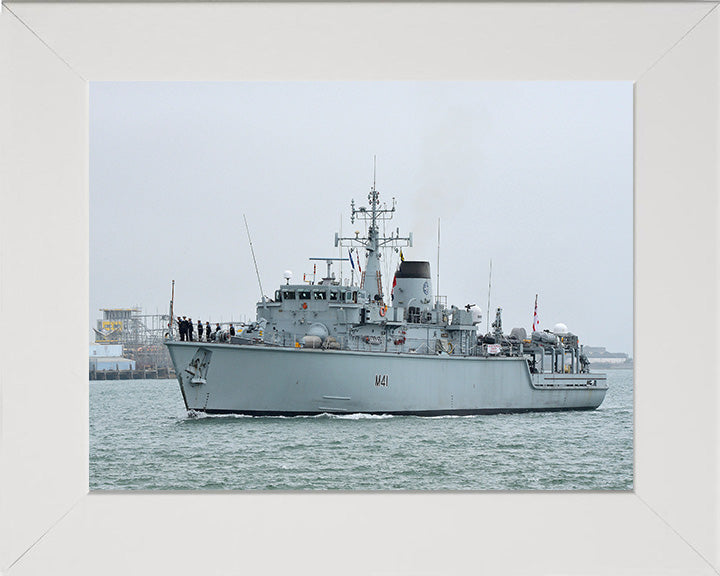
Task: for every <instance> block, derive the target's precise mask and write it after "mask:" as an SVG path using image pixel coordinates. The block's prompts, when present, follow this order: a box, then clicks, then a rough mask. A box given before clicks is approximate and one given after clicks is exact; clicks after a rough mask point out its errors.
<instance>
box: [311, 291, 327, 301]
mask: <svg viewBox="0 0 720 576" xmlns="http://www.w3.org/2000/svg"><path fill="white" fill-rule="evenodd" d="M313 298H314V299H315V300H325V299H327V294H326V293H325V290H313Z"/></svg>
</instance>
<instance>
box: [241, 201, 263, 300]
mask: <svg viewBox="0 0 720 576" xmlns="http://www.w3.org/2000/svg"><path fill="white" fill-rule="evenodd" d="M243 220H244V221H245V231H246V232H247V237H248V242H249V243H250V253H251V254H252V257H253V264H255V275H256V276H257V281H258V286H260V299H261V300H262V303H263V304H265V293H264V292H263V289H262V282H260V272H258V267H257V260H255V250H254V249H253V245H252V239H251V238H250V228H248V223H247V218H245V214H243Z"/></svg>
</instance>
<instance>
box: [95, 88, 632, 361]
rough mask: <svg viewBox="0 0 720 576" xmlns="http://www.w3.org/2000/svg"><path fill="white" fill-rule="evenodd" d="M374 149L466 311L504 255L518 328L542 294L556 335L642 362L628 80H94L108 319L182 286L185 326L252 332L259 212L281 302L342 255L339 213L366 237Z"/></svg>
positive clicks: (400, 212)
mask: <svg viewBox="0 0 720 576" xmlns="http://www.w3.org/2000/svg"><path fill="white" fill-rule="evenodd" d="M374 155H375V156H377V188H378V190H379V191H380V193H381V199H383V200H386V201H388V202H389V201H390V200H391V198H392V197H395V198H396V199H397V213H396V215H395V218H394V219H393V220H392V222H391V225H390V226H391V227H392V229H393V230H394V229H395V228H396V227H399V228H400V232H401V234H402V235H406V234H407V232H413V235H414V240H415V244H414V247H413V248H408V249H405V250H404V252H405V257H406V258H407V259H417V260H429V261H430V263H431V267H432V276H433V282H434V281H435V275H436V262H437V221H438V218H440V220H441V249H440V293H441V294H444V295H447V297H448V303H451V304H456V305H458V306H462V305H464V304H468V303H476V304H478V305H480V306H481V307H482V309H483V312H485V309H486V307H487V291H488V262H489V260H490V258H492V260H493V286H492V296H491V307H492V308H493V309H494V308H495V307H496V306H501V307H502V308H503V324H504V327H505V329H506V331H508V332H509V330H510V329H511V328H512V327H514V326H524V327H525V328H526V329H527V330H530V329H531V325H532V313H533V304H534V299H535V294H536V293H537V294H539V298H538V310H539V316H540V322H541V328H552V326H553V325H554V324H555V323H556V322H564V323H565V324H567V326H568V328H569V329H570V330H571V331H573V332H575V333H577V334H579V335H580V341H581V343H584V344H589V345H595V346H598V345H600V346H607V347H608V349H610V350H612V351H623V352H628V353H632V246H633V242H632V240H633V236H632V234H633V228H632V218H633V216H632V205H633V201H632V84H631V83H629V82H528V83H524V82H523V83H519V82H443V83H413V82H303V83H300V82H297V83H278V82H273V83H91V87H90V239H91V242H90V320H91V324H92V325H93V326H94V325H95V321H96V319H97V318H99V315H100V313H99V311H98V309H99V308H104V307H127V306H140V307H142V308H144V309H145V311H146V312H148V313H155V312H156V311H159V312H163V313H164V312H166V311H167V309H168V304H169V300H170V283H171V280H173V279H174V280H175V281H176V286H175V302H176V312H177V313H179V314H181V315H189V316H191V317H192V318H193V319H194V320H198V319H201V320H203V321H205V320H210V321H211V322H217V321H221V320H230V319H234V320H239V319H241V318H243V317H251V318H254V314H255V309H254V306H255V302H256V301H257V299H258V298H259V289H258V285H257V280H256V277H255V272H254V268H253V263H252V257H251V254H250V249H249V247H248V242H247V236H246V233H245V228H244V225H243V218H242V217H243V214H245V215H246V216H247V220H248V224H249V226H250V232H251V234H252V240H253V245H254V248H255V252H256V256H257V261H258V267H259V269H260V275H261V279H262V283H263V289H264V292H265V293H266V294H268V295H272V294H273V292H274V290H275V289H276V288H277V286H278V285H279V284H280V283H284V280H283V278H282V275H283V272H284V270H287V269H290V270H292V271H293V274H294V281H298V282H299V281H301V280H302V275H303V273H304V272H306V273H312V269H313V263H312V262H310V261H309V260H308V258H309V257H318V256H337V255H338V252H337V249H335V248H334V246H333V238H334V234H335V232H337V231H338V230H339V227H340V215H341V214H342V215H343V221H342V227H343V228H342V231H343V234H344V235H349V234H352V233H353V232H354V231H355V230H364V228H361V227H360V225H358V224H357V223H356V224H355V225H351V224H350V221H349V212H350V210H349V203H350V200H351V199H353V198H354V199H355V201H356V204H359V205H365V204H366V201H367V192H368V191H369V188H370V186H371V184H372V170H373V156H374ZM388 268H389V270H390V276H391V275H392V270H393V269H394V263H391V264H390V265H389V267H388ZM323 271H324V265H322V266H321V265H318V276H320V273H321V272H323ZM343 272H344V273H345V275H348V273H349V267H348V266H347V265H345V267H344V268H343ZM484 325H485V321H484V320H483V327H484Z"/></svg>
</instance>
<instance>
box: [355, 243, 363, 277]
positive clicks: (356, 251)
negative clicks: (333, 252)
mask: <svg viewBox="0 0 720 576" xmlns="http://www.w3.org/2000/svg"><path fill="white" fill-rule="evenodd" d="M355 255H356V256H357V261H358V270H359V271H360V272H362V268H361V267H360V252H358V249H357V248H355Z"/></svg>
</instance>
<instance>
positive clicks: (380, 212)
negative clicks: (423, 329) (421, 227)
mask: <svg viewBox="0 0 720 576" xmlns="http://www.w3.org/2000/svg"><path fill="white" fill-rule="evenodd" d="M368 205H369V206H368V207H365V206H362V207H360V208H356V207H355V201H354V200H353V201H351V202H350V222H352V223H353V224H354V223H355V219H356V218H357V219H358V220H365V221H366V222H369V224H370V225H369V226H368V235H367V238H361V237H360V236H359V235H358V234H357V233H356V235H355V237H351V238H341V237H340V236H339V235H338V234H335V246H346V247H350V248H352V247H361V248H364V249H365V250H366V252H367V262H366V263H365V269H364V270H363V275H362V280H361V284H360V285H361V287H363V288H364V289H365V291H366V292H367V294H368V296H369V297H370V301H371V302H379V303H383V298H384V295H383V290H382V273H381V272H380V258H381V254H380V249H381V248H396V247H402V246H412V233H410V234H408V236H407V237H400V231H399V229H398V230H397V231H396V232H395V233H393V232H391V233H390V236H387V237H386V236H383V237H381V236H380V228H379V227H378V222H380V221H382V220H390V219H392V216H393V213H394V212H395V198H393V199H392V206H391V207H390V208H388V207H387V206H386V205H381V204H380V192H378V191H377V189H376V188H375V176H374V175H373V185H372V188H371V189H370V193H369V194H368Z"/></svg>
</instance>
